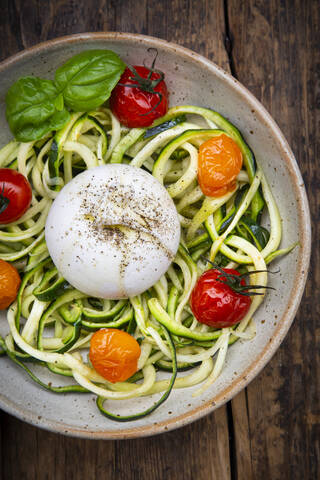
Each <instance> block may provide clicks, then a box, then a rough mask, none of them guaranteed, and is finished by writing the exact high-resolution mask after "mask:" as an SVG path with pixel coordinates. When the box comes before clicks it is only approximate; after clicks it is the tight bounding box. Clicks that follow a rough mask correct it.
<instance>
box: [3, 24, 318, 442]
mask: <svg viewBox="0 0 320 480" xmlns="http://www.w3.org/2000/svg"><path fill="white" fill-rule="evenodd" d="M149 47H155V48H157V49H158V52H159V56H158V60H157V68H159V69H161V70H163V71H164V72H165V74H166V82H167V85H168V89H169V91H170V105H171V106H173V105H179V104H180V105H182V104H191V105H198V106H206V107H210V108H212V109H214V110H217V111H218V112H220V113H222V114H223V115H225V116H226V117H227V118H228V119H229V120H230V121H231V122H233V123H234V124H235V125H236V126H237V127H238V128H239V129H240V130H241V132H242V133H243V135H244V137H245V139H246V140H247V142H248V143H249V145H250V146H251V148H252V149H253V151H254V153H255V155H256V158H257V159H258V161H259V163H260V164H261V166H262V168H263V170H264V172H265V174H266V177H267V179H268V181H269V183H270V185H271V187H272V190H273V194H274V196H275V198H276V200H277V203H278V205H279V209H280V213H281V217H282V220H283V241H282V245H284V246H288V245H291V244H292V243H293V242H296V241H299V242H300V246H299V247H297V248H295V250H294V251H293V252H292V253H290V254H289V255H287V256H286V257H283V258H281V259H280V260H279V261H278V262H277V265H278V266H279V267H280V269H281V272H280V274H279V275H276V276H274V277H273V278H272V285H273V286H274V287H275V288H276V290H275V291H271V292H269V293H268V295H267V297H266V299H265V301H264V303H263V304H262V306H261V307H260V308H259V310H258V312H257V313H256V315H255V320H256V323H257V335H256V337H255V338H254V339H253V340H251V341H249V342H248V341H245V342H241V341H238V342H237V343H236V344H234V345H233V346H232V347H231V348H230V349H229V351H228V355H227V362H226V365H225V367H224V369H223V371H222V374H221V375H220V377H219V378H218V380H217V381H216V382H215V383H214V384H213V385H212V387H211V388H210V389H208V390H207V391H206V392H205V393H204V394H203V395H202V396H201V397H195V398H193V397H192V392H193V391H194V390H195V389H196V388H197V387H193V388H188V389H182V390H175V391H173V392H172V393H171V395H170V397H169V399H168V400H167V401H166V402H165V403H164V404H163V405H162V406H161V407H160V408H159V409H158V410H156V411H155V412H154V413H153V414H151V415H150V416H148V417H145V418H143V419H141V420H138V421H136V422H133V423H132V422H131V423H117V422H113V421H111V420H108V419H107V418H105V417H103V416H102V415H101V414H100V413H99V412H98V410H97V408H96V406H95V402H94V396H93V395H90V394H89V395H81V394H74V395H73V394H68V395H55V394H53V393H50V392H47V391H45V390H43V389H42V388H41V387H39V386H38V385H37V384H35V383H33V382H32V380H31V379H30V378H29V377H28V376H27V375H26V374H25V373H24V372H23V371H22V370H21V369H19V368H18V367H17V366H16V365H14V364H13V363H12V362H11V361H10V360H9V359H7V358H1V360H0V362H1V370H0V392H1V393H0V406H1V407H2V408H3V409H4V410H5V411H7V412H8V413H11V414H13V415H15V416H17V417H18V418H20V419H22V420H25V421H27V422H30V423H32V424H34V425H37V426H39V427H42V428H45V429H48V430H51V431H54V432H60V433H65V434H68V435H73V436H78V437H85V438H96V439H98V438H104V439H116V438H117V439H119V438H132V437H139V436H147V435H153V434H156V433H161V432H164V431H167V430H171V429H174V428H178V427H181V426H183V425H186V424H187V423H190V422H192V421H194V420H196V419H198V418H200V417H202V416H203V415H206V414H208V413H209V412H211V411H212V410H214V409H215V408H218V407H219V406H221V405H222V404H223V403H225V402H227V401H228V400H230V399H231V398H232V397H233V396H234V395H236V394H237V393H238V392H239V391H240V390H241V389H242V388H244V387H245V386H246V385H247V384H248V383H249V382H250V381H251V380H252V379H253V378H254V377H255V376H256V375H257V374H258V373H259V371H260V370H261V369H262V368H263V367H264V366H265V364H266V363H267V362H268V361H269V360H270V358H271V357H272V355H273V354H274V353H275V351H276V350H277V348H278V347H279V345H280V343H281V342H282V340H283V339H284V337H285V335H286V333H287V331H288V329H289V327H290V325H291V323H292V321H293V319H294V316H295V313H296V311H297V308H298V306H299V303H300V300H301V296H302V293H303V289H304V285H305V281H306V277H307V270H308V265H309V257H310V245H311V227H310V216H309V208H308V202H307V197H306V193H305V188H304V183H303V180H302V177H301V174H300V171H299V168H298V166H297V163H296V161H295V158H294V156H293V154H292V152H291V150H290V147H289V145H288V144H287V142H286V140H285V138H284V136H283V134H282V133H281V131H280V130H279V128H278V126H277V125H276V123H275V122H274V120H273V119H272V118H271V117H270V115H269V114H268V112H267V111H266V110H265V109H264V107H263V106H262V105H261V104H260V103H259V102H258V101H257V99H256V98H255V97H254V96H253V95H252V94H251V93H250V92H248V90H246V89H245V88H244V87H243V86H242V85H241V84H240V83H239V82H237V81H236V80H235V79H234V78H233V77H231V76H230V75H229V74H227V73H226V72H224V71H223V70H222V69H221V68H219V67H218V66H217V65H215V64H214V63H212V62H210V61H209V60H207V59H205V58H203V57H202V56H200V55H198V54H197V53H194V52H192V51H190V50H187V49H185V48H182V47H180V46H177V45H174V44H172V43H168V42H165V41H163V40H159V39H156V38H152V37H146V36H142V35H134V34H127V33H86V34H79V35H72V36H69V37H63V38H59V39H56V40H52V41H49V42H45V43H42V44H40V45H37V46H35V47H33V48H30V49H28V50H25V51H23V52H21V53H19V54H17V55H15V56H13V57H11V58H9V59H8V60H5V61H4V62H2V63H1V64H0V79H1V82H0V102H1V109H0V112H1V117H0V124H1V130H0V145H1V146H2V145H4V144H6V143H7V142H8V141H9V139H10V138H11V133H10V131H9V128H8V126H7V123H6V120H5V115H4V112H5V108H4V97H5V93H6V91H7V90H8V88H9V86H10V85H11V84H12V83H13V82H14V81H15V80H17V79H18V78H19V77H21V76H25V75H32V74H34V75H37V76H40V77H45V78H46V77H47V78H52V77H53V74H54V71H55V69H56V68H57V67H58V66H59V65H61V64H62V63H63V62H64V61H66V60H67V59H68V58H70V57H71V56H72V55H74V54H76V53H79V52H80V51H83V50H86V49H92V48H108V49H111V50H114V51H115V52H117V53H118V54H119V55H120V56H121V57H122V59H123V60H124V61H125V62H127V63H131V64H142V62H143V60H145V59H146V58H148V52H147V48H149ZM1 316H3V319H1V324H0V325H1V326H0V334H1V335H5V334H6V333H7V332H8V327H7V325H6V321H5V314H4V313H3V314H1ZM41 377H42V378H43V379H45V380H46V381H47V382H49V381H52V382H53V383H54V382H57V380H56V379H55V378H54V379H52V376H51V375H50V374H49V373H47V372H44V374H43V373H42V374H41ZM58 381H60V379H58ZM124 403H126V405H125V407H124V408H126V409H127V411H128V410H129V412H130V411H133V410H135V411H136V410H137V409H141V410H143V409H144V408H145V407H146V406H149V405H151V404H152V403H153V399H152V398H151V399H150V398H144V397H143V398H139V399H135V400H134V409H133V408H132V403H133V401H132V400H130V401H127V402H124ZM116 407H117V406H116ZM121 408H122V407H121ZM120 413H121V412H120Z"/></svg>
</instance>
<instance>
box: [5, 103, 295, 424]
mask: <svg viewBox="0 0 320 480" xmlns="http://www.w3.org/2000/svg"><path fill="white" fill-rule="evenodd" d="M188 114H192V120H191V119H186V118H185V115H188ZM182 115H183V117H182ZM197 117H198V118H199V117H200V122H199V124H198V123H197V120H195V118H197ZM168 120H172V122H169V123H170V127H168V128H167V129H163V128H162V129H161V128H160V129H159V130H158V131H157V126H158V125H160V124H162V122H163V124H164V122H167V121H168ZM175 120H176V122H175ZM200 124H201V125H203V124H205V125H207V126H206V127H202V126H200ZM157 132H158V133H157ZM221 133H224V134H225V135H228V136H229V137H231V138H232V139H233V140H234V141H235V142H236V143H237V144H238V146H239V148H240V150H241V152H242V154H243V158H244V166H243V169H242V170H241V171H240V173H239V175H238V178H237V182H236V186H235V188H234V190H232V191H231V192H228V193H227V194H225V195H224V196H221V197H217V198H212V197H206V196H205V195H204V194H203V192H202V191H201V189H200V187H199V185H198V183H197V173H198V149H199V145H200V144H201V143H202V142H203V141H205V140H208V139H210V138H212V137H215V136H217V135H220V134H221ZM121 162H123V163H126V164H131V165H133V166H135V167H140V168H145V169H147V170H148V171H150V172H151V173H152V174H153V175H154V176H155V178H157V179H158V180H159V181H160V182H161V183H164V185H165V187H166V188H167V191H168V193H169V195H170V196H171V197H172V198H173V200H174V202H175V205H176V208H177V211H178V213H179V218H180V222H181V230H182V234H181V245H180V247H179V250H178V253H177V255H176V257H175V259H174V260H173V262H172V264H171V265H170V267H169V269H168V271H167V272H166V274H165V275H164V276H163V277H162V278H161V279H160V280H159V281H158V282H157V283H156V284H155V285H154V286H153V287H152V288H150V289H149V290H148V291H147V292H145V293H143V294H141V295H137V296H135V297H132V298H128V299H122V300H103V299H98V298H91V297H89V296H88V295H85V294H83V293H81V292H79V291H77V290H75V289H74V288H72V287H71V285H69V284H68V283H67V282H66V280H64V279H63V278H62V277H61V275H60V274H59V272H58V271H57V269H56V268H55V266H54V265H53V263H52V260H51V258H50V257H49V253H48V250H47V248H46V244H45V240H44V227H45V222H46V218H47V215H48V212H49V209H50V207H51V204H52V201H53V199H54V198H55V197H56V196H57V195H58V193H59V191H60V190H61V188H62V187H63V186H64V185H65V184H66V183H68V182H69V181H70V180H71V179H72V178H73V177H74V176H75V175H77V174H78V173H79V172H81V171H82V170H84V169H90V168H93V167H96V166H98V165H103V164H107V163H121ZM0 167H6V168H11V169H15V170H18V171H19V172H21V173H22V174H23V175H25V176H26V177H27V178H28V180H29V182H30V184H31V185H32V187H33V198H32V203H31V206H30V208H29V210H28V211H27V212H26V213H25V214H24V215H23V216H22V217H21V218H20V219H19V220H17V221H15V222H13V223H11V224H9V225H2V226H1V229H0V258H1V259H3V260H6V261H9V262H16V263H15V265H16V266H17V268H18V269H19V271H20V274H21V276H22V283H21V286H20V290H19V293H18V297H17V299H16V301H15V303H14V304H12V305H11V307H10V308H9V309H8V314H7V318H8V325H9V330H10V331H9V332H8V335H7V337H6V338H5V339H2V338H1V337H0V346H1V351H4V352H5V353H6V354H7V355H8V356H9V357H10V358H11V359H12V360H13V361H14V362H15V363H16V364H17V365H18V366H20V367H21V368H23V369H24V370H25V371H26V372H27V373H28V374H29V375H30V376H31V378H33V379H34V380H35V381H36V382H37V383H38V384H39V385H41V386H42V387H44V388H47V389H49V390H51V391H52V392H55V393H59V392H62V393H67V392H69V391H70V392H79V393H88V392H91V393H93V394H95V395H97V397H98V398H97V406H98V408H99V409H100V411H101V412H102V413H103V414H104V415H106V416H107V417H108V418H110V419H112V420H118V421H130V420H134V419H137V418H142V417H143V416H145V415H147V414H149V413H151V412H152V411H153V410H154V409H155V408H156V407H158V406H159V405H160V404H161V403H162V402H163V401H164V400H165V399H166V398H167V397H168V395H169V394H170V392H171V390H172V389H174V388H186V387H191V386H195V385H199V387H198V389H197V391H196V392H195V393H194V395H200V394H202V393H203V392H204V391H205V390H206V389H207V388H208V387H210V386H211V385H212V383H213V382H214V381H215V380H216V378H217V377H218V376H219V374H220V373H221V371H222V370H223V366H224V363H225V359H226V356H227V353H228V348H229V346H230V345H231V344H233V343H234V342H235V341H237V339H239V338H241V339H242V340H247V341H249V340H251V339H252V338H253V337H254V335H255V330H256V327H255V324H254V322H253V315H254V313H255V312H256V310H257V308H259V306H260V305H261V303H262V301H263V298H264V295H265V289H263V288H262V290H259V292H258V293H260V295H256V296H253V297H252V302H251V305H250V309H249V311H248V313H247V314H246V316H245V317H244V318H243V319H242V321H241V322H240V323H239V324H238V325H237V326H235V327H230V328H223V329H214V328H211V327H208V326H206V325H202V324H200V323H199V322H198V321H197V320H196V319H195V317H194V316H193V314H192V311H191V308H190V306H189V299H190V294H191V292H192V290H193V288H194V286H195V284H196V282H197V279H198V277H199V276H200V275H201V274H202V273H203V271H204V270H205V269H207V268H209V267H210V266H209V264H208V263H207V262H206V260H204V259H203V257H202V256H203V255H205V256H206V257H207V258H208V259H210V260H212V261H213V260H214V261H215V262H216V263H217V265H219V266H220V267H225V266H227V265H228V266H232V267H233V268H239V269H242V272H244V273H245V272H250V271H253V270H254V271H258V272H256V273H253V274H252V275H250V282H251V284H252V285H257V284H258V285H260V286H262V287H266V286H267V284H268V273H267V271H266V264H267V263H269V262H270V261H272V260H273V259H274V258H276V257H278V256H279V255H282V254H286V253H288V252H289V251H290V249H291V248H293V247H290V248H286V249H282V250H278V247H279V245H280V242H281V218H280V214H279V211H278V207H277V205H276V202H275V200H274V198H273V195H272V192H271V190H270V188H269V185H268V183H267V180H266V178H265V176H264V174H263V171H262V169H261V167H260V166H257V164H256V162H255V159H254V156H253V153H252V152H251V150H250V148H249V147H248V145H247V144H246V143H245V141H244V139H243V137H242V136H241V134H240V132H239V131H238V130H237V129H236V127H234V126H233V125H232V124H231V123H230V122H228V121H227V120H226V119H224V118H223V117H222V116H221V115H220V114H218V113H216V112H214V111H212V110H209V109H204V108H199V107H194V106H181V107H173V108H171V109H170V110H169V111H168V113H167V115H165V117H163V118H162V119H159V120H157V121H156V122H155V124H154V125H153V126H152V127H151V128H150V129H146V128H133V129H131V130H130V129H127V128H123V127H122V126H121V125H120V123H119V121H118V120H117V118H116V117H115V116H114V115H113V114H112V113H111V111H110V110H109V109H108V108H105V107H101V108H99V109H97V110H96V111H93V112H90V113H82V112H78V113H73V114H71V116H70V121H69V122H68V124H67V125H66V126H65V127H63V129H61V130H60V131H57V132H53V133H52V134H51V135H46V136H45V137H44V138H43V139H41V140H38V141H35V142H29V143H19V142H17V141H15V140H13V141H11V142H10V143H8V144H7V145H6V146H4V147H3V148H2V150H0ZM263 206H264V210H265V213H264V217H263V218H266V217H267V216H268V218H269V220H268V221H269V224H270V232H268V231H267V230H266V228H265V227H263V226H262V225H261V216H262V209H263ZM253 224H254V226H255V228H250V226H252V225H253ZM257 232H258V233H257ZM259 232H263V236H261V235H259ZM108 327H113V328H119V329H122V330H125V331H127V332H128V333H130V334H131V335H133V336H134V337H135V338H136V339H137V340H138V341H139V343H140V346H141V355H140V358H139V361H138V371H137V373H136V374H134V376H133V377H132V378H130V379H129V380H127V381H126V382H119V383H116V384H112V383H110V382H108V381H107V380H105V379H104V378H102V377H101V376H100V375H99V374H98V373H97V372H95V370H94V369H93V368H92V366H91V365H90V363H89V361H88V358H87V352H88V347H89V346H90V339H91V337H92V334H93V332H95V331H97V330H99V329H100V328H108ZM30 360H34V361H37V362H38V363H40V364H41V365H43V367H47V368H48V369H49V370H50V372H51V373H50V374H52V375H55V376H57V377H58V378H59V375H62V376H68V377H72V378H73V379H74V381H75V382H76V383H75V384H73V385H71V386H69V387H52V386H51V383H50V384H49V385H47V384H45V383H44V382H42V381H41V380H39V379H38V378H37V377H36V376H35V375H34V374H33V373H32V368H31V369H30V368H29V367H27V366H25V365H24V362H25V361H30ZM186 369H191V372H190V373H188V374H187V375H184V376H181V377H179V375H177V374H178V372H179V371H180V370H181V371H183V370H186ZM161 370H164V371H166V372H167V373H162V374H160V373H159V372H160V371H161ZM170 375H171V376H170ZM166 377H167V378H166ZM169 377H170V378H169ZM161 392H164V393H162V396H161V398H160V399H159V400H158V401H156V403H155V405H154V406H153V407H151V408H149V409H147V410H146V411H145V412H142V413H139V414H136V415H131V416H126V417H119V416H118V415H116V414H112V413H110V412H108V411H107V410H106V409H105V407H104V404H105V403H107V401H108V399H116V400H121V399H127V398H137V397H140V396H150V395H153V394H157V393H161Z"/></svg>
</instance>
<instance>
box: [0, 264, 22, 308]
mask: <svg viewBox="0 0 320 480" xmlns="http://www.w3.org/2000/svg"><path fill="white" fill-rule="evenodd" d="M20 283H21V279H20V276H19V273H18V271H17V269H16V268H15V267H14V266H13V265H11V264H10V263H8V262H5V261H4V260H0V310H4V309H5V308H7V307H9V305H10V304H11V303H12V302H13V301H14V300H15V299H16V297H17V293H18V290H19V287H20Z"/></svg>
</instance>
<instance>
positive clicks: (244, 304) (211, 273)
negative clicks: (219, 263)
mask: <svg viewBox="0 0 320 480" xmlns="http://www.w3.org/2000/svg"><path fill="white" fill-rule="evenodd" d="M223 270H224V271H225V272H226V273H230V274H232V275H240V274H239V272H238V271H237V270H233V269H231V268H224V269H223ZM221 275H222V274H221V272H219V271H218V270H216V269H214V268H212V269H210V270H207V271H206V272H204V273H203V274H202V275H201V276H200V278H199V279H198V281H197V283H196V285H195V287H194V289H193V291H192V293H191V297H190V306H191V309H192V312H193V314H194V316H195V317H196V319H197V320H198V322H200V323H204V324H205V325H209V326H210V327H214V328H226V327H231V326H233V325H235V324H236V323H239V322H240V321H241V320H242V319H243V317H244V316H245V315H246V313H247V312H248V310H249V308H250V305H251V298H250V297H249V296H246V295H243V294H241V293H238V292H236V291H234V290H233V289H232V288H231V287H229V286H228V285H226V284H225V283H223V282H220V281H219V280H217V277H219V276H220V279H221V280H223V281H225V280H226V277H223V276H221ZM240 283H241V285H246V282H245V281H244V280H243V279H242V280H241V282H240Z"/></svg>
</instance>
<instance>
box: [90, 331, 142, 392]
mask: <svg viewBox="0 0 320 480" xmlns="http://www.w3.org/2000/svg"><path fill="white" fill-rule="evenodd" d="M140 353H141V350H140V346H139V344H138V342H137V341H136V339H135V338H133V336H132V335H130V334H129V333H127V332H124V331H123V330H118V329H117V328H102V329H101V330H98V331H97V332H95V333H94V334H93V336H92V338H91V342H90V351H89V358H90V361H91V363H92V366H93V368H94V369H95V370H96V371H97V372H98V373H99V374H100V375H101V376H102V377H103V378H105V379H106V380H108V381H109V382H111V383H115V382H124V381H125V380H127V379H128V378H130V377H131V376H132V375H133V374H134V373H136V371H137V364H138V359H139V357H140Z"/></svg>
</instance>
